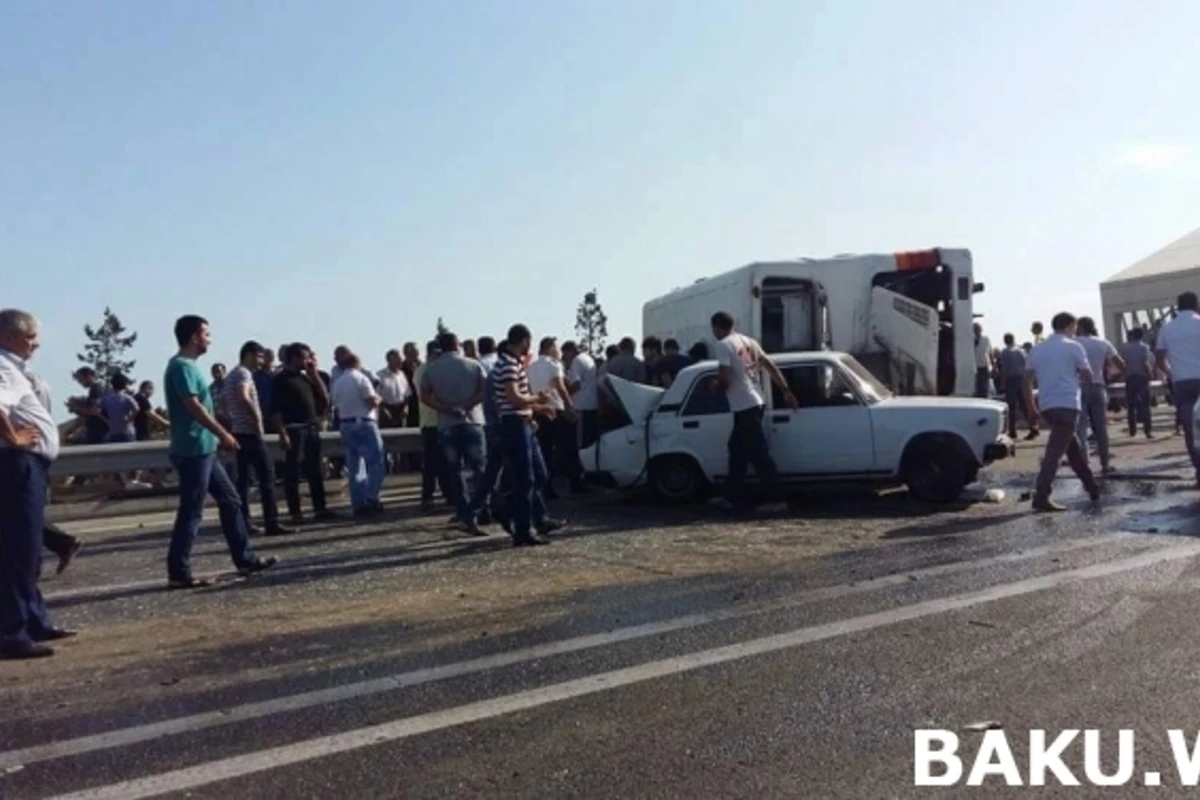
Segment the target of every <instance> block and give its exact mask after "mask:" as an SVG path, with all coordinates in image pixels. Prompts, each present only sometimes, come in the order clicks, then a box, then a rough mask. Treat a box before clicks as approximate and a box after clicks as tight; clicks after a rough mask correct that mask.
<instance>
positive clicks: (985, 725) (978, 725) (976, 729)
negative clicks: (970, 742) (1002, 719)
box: [962, 719, 1004, 733]
mask: <svg viewBox="0 0 1200 800" xmlns="http://www.w3.org/2000/svg"><path fill="white" fill-rule="evenodd" d="M1003 727H1004V726H1003V725H1001V724H1000V723H999V722H997V721H996V720H994V719H988V720H984V721H983V722H972V723H971V724H970V725H964V726H963V728H962V729H963V730H964V731H970V732H972V733H982V732H983V731H998V730H1000V729H1001V728H1003Z"/></svg>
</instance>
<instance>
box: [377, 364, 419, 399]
mask: <svg viewBox="0 0 1200 800" xmlns="http://www.w3.org/2000/svg"><path fill="white" fill-rule="evenodd" d="M375 377H377V378H379V397H380V399H382V400H383V402H384V403H387V404H388V405H389V406H401V405H404V404H405V403H406V402H408V398H409V397H412V384H410V383H409V382H408V376H407V375H405V374H404V370H402V369H401V370H397V371H396V372H392V371H391V370H390V369H381V370H379V372H377V373H376V374H375Z"/></svg>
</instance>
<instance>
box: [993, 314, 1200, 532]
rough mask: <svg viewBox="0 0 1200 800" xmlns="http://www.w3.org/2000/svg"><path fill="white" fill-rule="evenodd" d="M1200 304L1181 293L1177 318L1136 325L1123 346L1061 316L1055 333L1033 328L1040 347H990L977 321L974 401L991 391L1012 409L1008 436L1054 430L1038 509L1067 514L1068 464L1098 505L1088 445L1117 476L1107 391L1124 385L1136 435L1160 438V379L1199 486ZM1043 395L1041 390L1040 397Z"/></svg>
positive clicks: (1087, 322) (1082, 321)
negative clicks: (1156, 388)
mask: <svg viewBox="0 0 1200 800" xmlns="http://www.w3.org/2000/svg"><path fill="white" fill-rule="evenodd" d="M1198 312H1200V300H1198V299H1197V295H1196V294H1195V293H1193V292H1185V293H1183V294H1181V295H1180V296H1179V298H1178V299H1177V301H1176V306H1175V308H1174V309H1172V311H1171V313H1170V314H1168V315H1166V316H1165V317H1163V318H1160V319H1159V320H1156V321H1155V322H1154V324H1152V325H1145V326H1140V327H1134V328H1132V329H1130V330H1129V331H1128V332H1127V334H1126V341H1125V342H1124V343H1123V344H1122V346H1121V349H1120V350H1119V351H1118V349H1117V348H1116V347H1115V346H1114V345H1113V344H1112V343H1111V342H1110V341H1108V340H1107V339H1104V338H1103V337H1102V336H1101V335H1100V331H1099V329H1098V327H1097V325H1096V322H1095V320H1093V319H1092V318H1091V317H1079V318H1076V317H1075V316H1074V315H1073V314H1070V313H1068V312H1062V313H1060V314H1057V315H1056V316H1055V317H1054V319H1053V320H1052V322H1051V329H1052V333H1051V335H1050V336H1049V337H1047V336H1045V334H1044V327H1043V325H1042V324H1041V323H1040V322H1035V323H1034V324H1033V326H1032V329H1031V333H1032V335H1033V341H1031V342H1026V343H1025V344H1023V345H1022V346H1021V347H1017V346H1016V340H1015V337H1014V336H1013V335H1012V334H1011V333H1008V334H1005V335H1004V348H1003V349H998V350H993V349H992V347H991V344H990V342H989V340H988V338H987V337H986V336H985V335H984V334H983V329H982V327H981V326H980V325H978V324H976V325H975V366H976V386H975V390H976V395H977V396H978V397H989V396H990V395H991V391H992V389H993V388H994V391H995V394H996V396H998V397H1003V398H1004V399H1005V400H1006V402H1007V404H1008V407H1009V414H1008V425H1009V431H1008V432H1009V435H1010V436H1012V437H1013V438H1016V436H1017V420H1018V417H1019V416H1020V417H1023V418H1024V419H1025V420H1026V423H1027V425H1028V427H1029V432H1028V434H1027V435H1026V437H1025V438H1026V439H1027V440H1032V439H1036V438H1037V437H1038V436H1039V435H1040V429H1041V427H1042V426H1043V425H1044V426H1045V427H1046V428H1048V430H1049V436H1048V441H1047V443H1046V450H1045V453H1044V455H1043V457H1042V463H1041V467H1040V470H1039V473H1038V478H1037V482H1036V485H1035V489H1034V493H1033V507H1034V508H1035V509H1037V510H1039V511H1062V510H1064V507H1063V506H1061V505H1060V504H1058V503H1056V502H1054V501H1053V500H1052V499H1051V498H1050V494H1051V489H1052V484H1053V481H1054V476H1055V473H1056V472H1057V471H1058V468H1059V466H1060V465H1061V463H1062V461H1063V459H1064V458H1065V459H1066V462H1067V463H1068V464H1069V466H1070V467H1071V469H1072V470H1073V471H1074V472H1075V474H1076V475H1077V476H1078V477H1079V479H1080V480H1081V481H1082V482H1083V485H1084V488H1085V490H1086V491H1087V493H1088V495H1089V496H1090V497H1091V498H1092V500H1093V501H1098V500H1099V498H1100V487H1099V483H1098V482H1097V480H1096V477H1095V475H1094V473H1093V472H1092V469H1091V465H1090V463H1089V449H1088V442H1089V441H1094V442H1095V444H1096V455H1097V456H1098V458H1099V462H1100V472H1101V474H1102V475H1105V476H1107V475H1111V474H1112V473H1113V472H1114V469H1113V466H1112V451H1111V445H1110V440H1109V433H1108V413H1109V411H1110V409H1111V408H1112V407H1113V405H1114V404H1113V403H1112V402H1111V398H1110V396H1109V387H1110V385H1111V384H1112V383H1113V382H1115V381H1117V380H1123V382H1124V384H1125V387H1124V389H1125V403H1124V405H1125V409H1126V414H1127V421H1128V430H1129V435H1130V436H1131V437H1134V436H1137V435H1138V432H1139V427H1140V428H1141V431H1142V433H1144V435H1145V437H1146V438H1147V439H1153V438H1154V432H1153V425H1152V422H1151V413H1150V410H1151V385H1152V383H1153V381H1154V380H1156V379H1162V380H1163V381H1165V383H1166V384H1167V387H1168V391H1167V397H1168V402H1170V403H1171V404H1172V405H1174V406H1175V430H1176V431H1177V432H1178V431H1180V430H1182V432H1183V434H1184V437H1185V441H1186V447H1187V451H1188V454H1189V456H1190V458H1191V460H1192V463H1193V465H1194V467H1195V470H1196V481H1197V485H1198V486H1200V457H1198V455H1197V453H1196V448H1195V442H1194V439H1193V425H1192V423H1193V416H1194V408H1195V405H1196V403H1197V401H1200V313H1198ZM1035 389H1036V392H1035Z"/></svg>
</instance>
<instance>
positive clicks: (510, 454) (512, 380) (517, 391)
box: [491, 325, 563, 547]
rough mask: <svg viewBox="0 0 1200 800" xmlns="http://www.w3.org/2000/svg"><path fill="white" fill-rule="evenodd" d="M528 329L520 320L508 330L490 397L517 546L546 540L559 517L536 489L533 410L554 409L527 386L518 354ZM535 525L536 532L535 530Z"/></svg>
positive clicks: (521, 356) (528, 336)
mask: <svg viewBox="0 0 1200 800" xmlns="http://www.w3.org/2000/svg"><path fill="white" fill-rule="evenodd" d="M532 341H533V335H532V334H531V333H530V332H529V328H527V327H525V326H524V325H514V326H512V327H511V328H510V329H509V331H508V347H507V348H506V349H505V350H504V352H502V353H501V354H500V358H499V359H498V360H497V361H496V366H495V368H494V369H493V370H492V376H491V377H492V383H493V384H494V386H495V391H496V393H495V396H494V398H493V400H494V401H495V404H496V413H497V415H498V416H499V418H500V438H501V442H502V447H503V448H504V455H505V460H506V461H507V468H508V469H510V470H512V476H513V492H512V495H511V496H510V497H509V513H510V515H511V524H512V537H513V544H514V545H515V546H517V547H527V546H531V545H540V544H548V541H549V540H547V539H545V538H543V537H544V536H545V534H547V533H550V532H552V531H554V530H557V529H558V528H561V527H562V525H563V523H562V522H560V521H558V520H553V519H550V518H549V517H548V516H547V515H546V504H545V501H544V500H543V498H542V493H541V491H540V489H539V486H540V483H539V482H540V481H543V480H545V476H544V475H538V474H537V470H538V467H537V464H538V463H540V462H539V460H538V459H536V458H535V457H534V452H535V450H536V449H537V442H536V441H535V440H534V430H533V415H534V414H535V413H542V414H553V409H551V408H550V406H549V405H547V404H546V402H545V399H544V398H541V397H536V396H534V395H532V394H530V392H529V378H528V376H527V375H526V374H525V367H524V365H523V364H522V359H524V358H525V356H526V355H527V354H528V353H529V348H530V345H531V344H532ZM535 531H536V532H535Z"/></svg>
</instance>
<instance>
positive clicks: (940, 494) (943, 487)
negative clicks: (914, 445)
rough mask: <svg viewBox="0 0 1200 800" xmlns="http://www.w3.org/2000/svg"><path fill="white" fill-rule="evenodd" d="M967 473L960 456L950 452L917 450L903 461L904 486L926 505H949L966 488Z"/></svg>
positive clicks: (947, 449) (967, 469)
mask: <svg viewBox="0 0 1200 800" xmlns="http://www.w3.org/2000/svg"><path fill="white" fill-rule="evenodd" d="M970 472H971V465H970V464H967V463H966V462H965V461H964V460H963V458H962V456H961V455H959V454H958V453H956V452H954V451H953V450H952V449H950V448H937V449H935V448H921V449H920V450H919V451H917V452H915V453H913V454H912V455H911V456H909V458H908V459H907V463H906V465H905V469H904V482H905V483H906V484H907V485H908V490H909V491H910V492H911V493H912V494H913V495H914V496H915V497H918V498H920V499H921V500H924V501H926V502H928V503H953V502H954V501H955V500H957V499H958V498H959V497H960V496H961V495H962V493H963V489H965V488H966V486H967V483H968V478H969V476H970Z"/></svg>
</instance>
